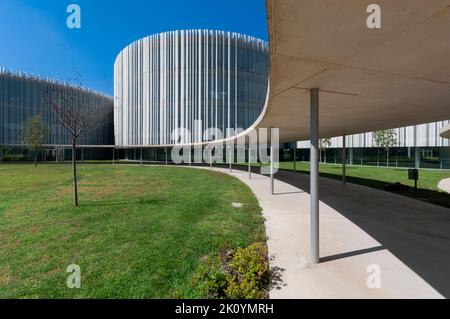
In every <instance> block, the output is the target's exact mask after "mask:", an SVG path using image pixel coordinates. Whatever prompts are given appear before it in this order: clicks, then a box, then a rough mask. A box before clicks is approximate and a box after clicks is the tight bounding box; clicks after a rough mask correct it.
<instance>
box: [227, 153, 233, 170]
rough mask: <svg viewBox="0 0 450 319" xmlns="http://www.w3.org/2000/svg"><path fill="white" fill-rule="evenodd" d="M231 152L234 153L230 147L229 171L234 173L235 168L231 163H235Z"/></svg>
mask: <svg viewBox="0 0 450 319" xmlns="http://www.w3.org/2000/svg"><path fill="white" fill-rule="evenodd" d="M231 151H232V148H231V146H230V149H229V150H228V161H229V164H228V165H229V166H230V167H229V169H230V173H232V172H233V166H232V165H231V163H232V162H233V159H232V156H231V154H232V153H231Z"/></svg>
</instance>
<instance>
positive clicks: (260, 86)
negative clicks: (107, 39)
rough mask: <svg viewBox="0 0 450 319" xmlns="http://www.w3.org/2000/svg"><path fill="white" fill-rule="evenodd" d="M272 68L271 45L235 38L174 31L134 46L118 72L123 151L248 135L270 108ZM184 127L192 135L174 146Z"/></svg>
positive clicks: (118, 134)
mask: <svg viewBox="0 0 450 319" xmlns="http://www.w3.org/2000/svg"><path fill="white" fill-rule="evenodd" d="M268 62H269V58H268V45H267V43H266V42H264V41H262V40H259V39H256V38H253V37H250V36H245V35H241V34H238V33H232V32H223V31H211V30H187V31H173V32H165V33H160V34H155V35H152V36H148V37H146V38H143V39H140V40H138V41H136V42H134V43H132V44H130V45H129V46H127V47H126V48H125V49H123V50H122V51H121V52H120V54H119V55H118V56H117V59H116V62H115V65H114V96H115V98H114V107H115V112H114V131H115V141H116V145H120V146H125V147H126V146H157V145H173V144H179V143H191V142H201V141H205V138H204V136H203V132H204V131H205V130H206V129H208V128H218V129H220V130H221V132H222V133H223V135H224V136H225V137H227V136H230V135H231V134H232V133H230V132H228V129H237V128H242V129H246V128H248V127H249V126H250V125H251V124H253V123H254V122H255V120H256V119H257V117H258V116H259V115H260V114H261V111H262V108H263V106H264V102H265V99H266V94H267V87H268V68H269V66H268ZM199 120H200V121H201V123H200V124H197V123H199V122H198V121H199ZM196 122H197V123H196ZM178 128H182V129H187V130H189V132H191V134H190V136H184V137H183V138H182V139H181V138H180V139H173V138H172V132H173V131H174V130H175V129H178ZM134 153H135V152H134Z"/></svg>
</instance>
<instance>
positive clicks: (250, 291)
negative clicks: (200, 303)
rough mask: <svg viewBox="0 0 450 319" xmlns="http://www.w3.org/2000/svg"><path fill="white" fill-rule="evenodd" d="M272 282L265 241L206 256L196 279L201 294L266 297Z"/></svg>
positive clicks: (214, 296) (251, 297)
mask: <svg viewBox="0 0 450 319" xmlns="http://www.w3.org/2000/svg"><path fill="white" fill-rule="evenodd" d="M269 282H270V270H269V261H268V258H267V247H266V246H265V245H264V244H262V243H254V244H251V245H250V246H248V247H246V248H238V249H237V250H236V251H229V252H226V253H223V254H221V255H220V256H218V255H215V256H207V257H204V258H203V259H202V260H201V262H200V265H199V267H198V269H197V271H196V274H195V275H194V280H193V283H194V286H195V289H194V290H195V291H196V295H198V296H207V297H208V298H242V299H261V298H265V297H266V296H267V293H268V287H269Z"/></svg>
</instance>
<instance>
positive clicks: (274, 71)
mask: <svg viewBox="0 0 450 319" xmlns="http://www.w3.org/2000/svg"><path fill="white" fill-rule="evenodd" d="M371 3H373V1H371V0H370V1H367V0H358V1H355V0H340V1H335V0H314V1H311V0H267V17H268V30H269V45H270V60H271V61H270V63H271V66H270V92H269V94H268V96H269V97H268V101H267V105H266V107H265V110H264V111H263V112H264V113H263V114H262V116H261V118H260V120H259V121H257V122H256V123H255V126H256V127H258V128H259V127H265V128H268V127H278V128H280V141H281V142H292V141H296V140H301V139H307V138H309V92H310V89H311V88H319V89H320V90H321V93H320V119H319V123H320V136H321V137H331V136H339V135H343V134H354V133H362V132H368V131H373V130H378V129H387V128H394V127H399V126H406V125H413V124H419V123H426V122H432V121H438V120H447V119H450V58H449V57H450V32H449V30H450V0H427V1H423V0H395V1H392V0H379V1H377V4H379V5H380V6H381V10H382V11H381V12H382V15H381V18H382V27H381V29H369V28H368V27H367V25H366V20H367V17H368V16H369V13H367V12H366V9H367V6H368V5H369V4H371Z"/></svg>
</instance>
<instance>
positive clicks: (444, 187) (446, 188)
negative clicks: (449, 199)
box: [438, 178, 450, 193]
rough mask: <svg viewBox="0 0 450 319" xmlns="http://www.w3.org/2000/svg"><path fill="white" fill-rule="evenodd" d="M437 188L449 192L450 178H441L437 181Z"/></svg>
mask: <svg viewBox="0 0 450 319" xmlns="http://www.w3.org/2000/svg"><path fill="white" fill-rule="evenodd" d="M438 188H439V189H441V190H443V191H444V192H447V193H450V178H446V179H443V180H442V181H440V182H439V184H438Z"/></svg>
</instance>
